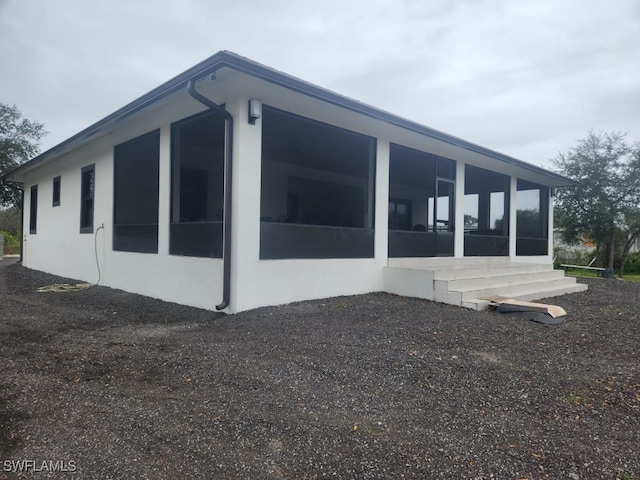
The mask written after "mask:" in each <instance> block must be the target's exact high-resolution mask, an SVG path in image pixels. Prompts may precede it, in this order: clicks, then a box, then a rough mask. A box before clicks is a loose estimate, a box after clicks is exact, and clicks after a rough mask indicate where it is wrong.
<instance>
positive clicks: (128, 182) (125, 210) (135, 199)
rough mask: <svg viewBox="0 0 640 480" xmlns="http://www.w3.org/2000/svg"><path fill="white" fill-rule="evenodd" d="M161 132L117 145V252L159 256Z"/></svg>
mask: <svg viewBox="0 0 640 480" xmlns="http://www.w3.org/2000/svg"><path fill="white" fill-rule="evenodd" d="M159 162H160V131H155V132H152V133H149V134H146V135H143V136H141V137H138V138H135V139H133V140H130V141H128V142H126V143H123V144H121V145H118V146H116V148H115V155H114V196H113V249H114V250H118V251H124V252H141V253H158V178H159Z"/></svg>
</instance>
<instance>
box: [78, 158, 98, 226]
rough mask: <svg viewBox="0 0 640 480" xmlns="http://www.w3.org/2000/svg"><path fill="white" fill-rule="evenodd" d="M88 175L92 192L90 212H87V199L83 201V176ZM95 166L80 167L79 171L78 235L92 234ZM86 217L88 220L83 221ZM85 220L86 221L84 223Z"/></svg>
mask: <svg viewBox="0 0 640 480" xmlns="http://www.w3.org/2000/svg"><path fill="white" fill-rule="evenodd" d="M88 173H90V174H91V177H92V179H93V191H91V198H90V200H91V211H90V213H88V212H87V210H88V209H87V199H85V198H84V197H85V190H86V188H89V187H86V188H85V178H86V177H85V175H86V174H88ZM95 189H96V164H95V163H92V164H91V165H87V166H86V167H82V170H81V171H80V233H93V219H94V216H95V204H96V192H95ZM87 215H90V218H87V219H85V217H86V216H87ZM85 220H87V221H86V222H85Z"/></svg>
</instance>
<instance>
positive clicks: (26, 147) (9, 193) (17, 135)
mask: <svg viewBox="0 0 640 480" xmlns="http://www.w3.org/2000/svg"><path fill="white" fill-rule="evenodd" d="M46 134H47V132H46V130H45V129H44V125H43V124H42V123H38V122H34V121H31V120H28V119H26V118H23V116H22V113H21V112H20V110H18V108H17V107H16V106H15V105H14V106H12V107H11V106H9V105H5V104H4V103H0V175H3V174H5V173H7V172H10V171H11V170H13V169H14V168H16V167H17V166H18V165H20V164H22V163H24V162H26V161H27V160H29V159H31V158H32V157H34V156H35V155H37V154H38V152H39V151H40V140H41V139H42V137H44V136H45V135H46ZM19 203H20V198H19V195H18V193H17V192H16V191H15V190H14V189H11V188H9V187H7V186H6V185H0V206H2V205H5V206H15V205H19Z"/></svg>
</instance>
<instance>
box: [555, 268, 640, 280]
mask: <svg viewBox="0 0 640 480" xmlns="http://www.w3.org/2000/svg"><path fill="white" fill-rule="evenodd" d="M566 274H567V275H569V276H570V277H591V278H597V277H599V276H600V272H598V271H596V270H582V269H578V268H571V269H567V270H566ZM624 279H625V280H628V281H629V282H640V275H638V274H637V273H625V275H624Z"/></svg>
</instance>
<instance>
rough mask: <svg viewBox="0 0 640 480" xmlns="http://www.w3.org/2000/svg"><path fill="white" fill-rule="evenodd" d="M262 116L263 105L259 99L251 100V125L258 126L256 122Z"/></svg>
mask: <svg viewBox="0 0 640 480" xmlns="http://www.w3.org/2000/svg"><path fill="white" fill-rule="evenodd" d="M261 116H262V103H261V102H260V100H258V99H257V98H252V99H251V100H249V123H250V124H251V125H255V124H256V120H257V119H259V118H260V117H261Z"/></svg>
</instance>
